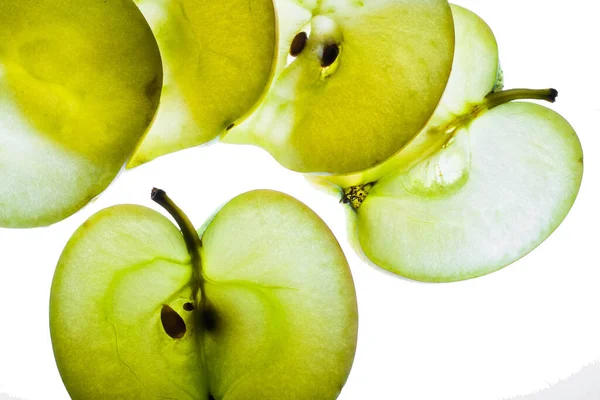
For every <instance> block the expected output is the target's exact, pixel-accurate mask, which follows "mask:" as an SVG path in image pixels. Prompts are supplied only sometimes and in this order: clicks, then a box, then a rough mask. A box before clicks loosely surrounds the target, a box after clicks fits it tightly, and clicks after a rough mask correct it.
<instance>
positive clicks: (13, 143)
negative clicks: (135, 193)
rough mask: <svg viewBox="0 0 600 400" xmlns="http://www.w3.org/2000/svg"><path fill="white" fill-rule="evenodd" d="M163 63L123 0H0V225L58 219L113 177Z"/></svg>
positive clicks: (148, 117) (142, 120)
mask: <svg viewBox="0 0 600 400" xmlns="http://www.w3.org/2000/svg"><path fill="white" fill-rule="evenodd" d="M161 84H162V67H161V59H160V53H159V50H158V46H157V44H156V41H155V39H154V37H153V35H152V32H151V30H150V27H149V26H148V24H147V23H146V21H145V20H144V18H143V16H142V14H141V13H140V12H139V10H138V9H137V8H136V6H135V4H134V3H133V2H132V1H130V0H115V1H109V2H106V1H103V0H83V1H73V0H58V1H57V0H39V1H36V2H30V1H21V0H2V1H1V2H0V181H2V186H3V190H2V192H1V193H0V226H2V227H8V228H29V227H36V226H45V225H50V224H53V223H55V222H58V221H60V220H62V219H64V218H66V217H68V216H69V215H71V214H73V213H74V212H76V211H77V210H78V209H80V208H81V207H83V206H84V205H85V204H86V203H87V202H89V201H90V200H91V199H92V198H94V197H95V196H97V195H98V194H99V193H100V192H102V191H103V190H104V189H105V188H106V187H107V186H108V185H109V184H110V182H111V181H112V180H113V179H114V178H115V176H116V175H117V173H118V172H119V171H120V169H121V167H122V166H123V164H124V163H125V161H126V160H127V158H128V157H129V156H130V154H131V152H132V151H133V150H134V148H135V146H136V145H137V142H138V141H139V140H140V139H141V138H142V136H143V135H144V133H145V131H146V130H147V128H148V126H149V125H150V123H151V121H152V119H153V117H154V114H155V111H156V109H157V107H158V102H159V98H160V87H161Z"/></svg>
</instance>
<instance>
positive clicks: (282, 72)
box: [223, 0, 454, 174]
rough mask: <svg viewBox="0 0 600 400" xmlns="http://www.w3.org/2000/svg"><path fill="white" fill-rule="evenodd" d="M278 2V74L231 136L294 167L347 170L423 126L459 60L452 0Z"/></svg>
mask: <svg viewBox="0 0 600 400" xmlns="http://www.w3.org/2000/svg"><path fill="white" fill-rule="evenodd" d="M275 5H276V9H278V10H279V11H278V15H279V17H280V34H279V48H280V54H281V55H280V56H279V57H278V67H277V71H276V72H275V78H274V81H273V83H272V84H271V86H270V89H269V92H268V93H267V95H266V98H265V99H264V100H263V102H262V103H261V105H260V106H259V107H258V109H257V110H256V111H255V112H254V113H253V114H252V115H251V116H250V117H249V118H248V119H247V120H246V121H244V122H243V123H242V124H241V125H239V126H236V127H234V128H233V129H231V130H230V131H229V132H228V133H227V134H226V135H225V136H224V138H223V141H225V142H228V143H238V144H254V145H258V146H260V147H263V148H264V149H266V150H267V151H269V152H270V153H271V154H272V155H273V156H274V157H275V158H276V159H277V161H279V162H280V163H281V164H282V165H284V166H285V167H287V168H289V169H292V170H295V171H299V172H305V173H309V172H312V173H325V174H343V173H350V172H356V171H362V170H364V169H367V168H370V167H373V166H375V165H377V164H379V163H381V162H383V161H385V160H386V159H388V158H389V157H390V156H392V155H393V154H395V153H396V152H397V151H398V150H399V149H400V148H402V147H403V146H404V145H405V144H406V143H407V142H409V141H410V140H411V139H412V138H413V137H414V136H415V135H416V134H417V133H419V132H420V131H421V129H422V128H423V127H424V126H425V124H426V123H427V121H428V120H429V118H430V117H431V115H432V114H433V112H434V111H435V108H436V106H437V104H438V103H439V101H440V99H441V97H442V94H443V92H444V89H445V87H446V84H447V82H448V77H449V76H450V70H451V67H452V59H453V55H454V25H453V21H452V13H451V10H450V6H449V4H448V2H447V1H446V0H371V1H342V0H326V1H320V2H316V1H308V2H296V1H293V0H277V1H276V2H275ZM283 55H289V59H288V58H286V57H285V56H283Z"/></svg>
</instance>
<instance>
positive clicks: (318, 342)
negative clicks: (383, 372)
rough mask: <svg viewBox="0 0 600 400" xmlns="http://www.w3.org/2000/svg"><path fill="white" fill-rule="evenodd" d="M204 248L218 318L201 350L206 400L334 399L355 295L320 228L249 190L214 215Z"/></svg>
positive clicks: (350, 335) (284, 199)
mask: <svg viewBox="0 0 600 400" xmlns="http://www.w3.org/2000/svg"><path fill="white" fill-rule="evenodd" d="M202 242H203V247H202V253H201V254H202V257H201V258H202V263H203V264H202V265H203V271H204V273H205V276H206V279H207V285H206V296H207V299H209V302H210V304H212V305H213V306H214V307H215V309H216V310H217V312H216V315H218V316H220V317H219V318H218V320H217V323H216V328H215V329H213V330H212V331H209V332H208V334H207V341H206V344H205V354H206V357H207V365H209V366H210V368H208V372H209V384H210V387H211V392H212V394H213V396H214V397H215V398H216V399H225V398H227V399H248V398H253V399H281V398H289V399H335V398H337V396H338V395H339V392H340V390H341V388H342V387H343V386H344V383H345V381H346V378H347V376H348V373H349V372H350V367H351V365H352V360H353V357H354V349H355V345H356V331H357V325H356V323H357V311H356V298H355V294H354V285H353V283H352V277H351V275H350V273H349V270H348V266H347V262H346V259H345V257H344V255H343V253H342V251H341V249H340V248H339V245H338V244H337V241H336V239H335V238H334V236H333V234H332V233H331V231H330V230H329V228H327V226H326V225H325V224H324V223H323V221H321V219H320V218H319V217H318V216H317V215H316V214H314V213H313V212H312V211H311V210H310V209H309V208H307V207H306V206H305V205H303V204H302V203H299V202H298V201H296V200H294V199H292V198H290V197H288V196H285V195H282V194H281V193H277V192H269V191H256V192H250V193H247V194H244V195H242V196H239V197H237V198H236V199H234V200H232V201H231V202H230V203H229V204H227V205H226V206H225V207H224V208H222V209H221V210H220V211H219V213H218V214H217V216H216V217H215V219H213V221H212V222H211V223H210V225H209V226H208V227H207V229H206V231H205V232H204V235H203V236H202ZM249 393H252V395H251V396H250V395H249Z"/></svg>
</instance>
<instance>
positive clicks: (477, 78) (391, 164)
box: [309, 5, 500, 190]
mask: <svg viewBox="0 0 600 400" xmlns="http://www.w3.org/2000/svg"><path fill="white" fill-rule="evenodd" d="M451 7H452V15H453V17H454V31H455V48H454V61H453V65H452V73H451V74H450V79H449V81H448V86H447V87H446V90H445V92H444V95H443V96H442V100H441V101H440V104H439V105H438V107H437V109H436V111H435V113H434V115H433V117H432V118H431V120H430V121H429V123H428V124H427V126H426V127H425V128H424V129H423V130H422V131H421V132H420V133H419V134H418V135H417V136H416V137H415V138H414V139H413V140H411V141H410V142H408V143H407V144H406V146H404V147H403V148H402V149H401V150H400V151H399V152H398V153H397V154H395V155H394V156H393V157H391V158H390V159H388V160H387V161H385V162H384V163H382V164H379V165H378V166H376V167H374V168H370V169H368V170H365V171H362V172H359V173H354V174H346V175H337V176H335V175H329V176H312V177H309V179H310V180H311V181H313V182H314V183H316V184H318V185H325V186H329V185H330V184H334V185H335V186H336V187H342V188H350V187H354V186H359V185H365V184H368V183H371V182H376V181H378V180H380V179H381V178H383V177H385V176H386V175H387V174H389V173H392V172H396V171H399V170H407V169H409V168H410V167H412V166H414V165H415V164H417V163H418V162H419V161H420V160H422V159H424V158H425V157H427V156H428V155H430V154H432V153H434V152H435V151H437V150H439V149H440V148H441V147H442V146H443V145H444V144H445V143H446V142H447V141H448V140H449V139H450V138H452V133H453V129H455V128H456V123H457V122H459V121H456V120H455V117H456V116H459V115H468V114H469V111H470V110H471V108H472V107H473V105H476V104H479V103H480V102H481V99H483V98H484V97H485V96H486V95H487V94H488V93H490V92H492V91H493V90H494V88H495V87H496V85H497V83H498V76H499V74H500V68H499V57H498V44H497V42H496V38H495V36H494V33H493V32H492V30H491V29H490V27H489V26H488V25H487V24H486V23H485V21H483V20H482V19H481V18H480V17H479V16H478V15H477V14H475V13H473V12H471V11H469V10H467V9H465V8H462V7H459V6H456V5H452V6H451ZM334 190H337V189H334Z"/></svg>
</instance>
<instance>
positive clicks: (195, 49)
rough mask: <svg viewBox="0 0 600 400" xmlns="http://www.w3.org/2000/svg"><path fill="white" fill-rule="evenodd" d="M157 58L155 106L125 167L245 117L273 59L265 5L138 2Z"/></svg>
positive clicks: (201, 139)
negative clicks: (159, 75)
mask: <svg viewBox="0 0 600 400" xmlns="http://www.w3.org/2000/svg"><path fill="white" fill-rule="evenodd" d="M137 3H138V5H139V7H140V9H141V11H142V12H143V13H144V15H145V16H146V18H147V19H148V21H149V23H150V25H151V27H152V30H153V31H154V33H155V35H156V38H157V40H158V44H159V47H160V50H161V53H162V57H163V67H164V70H165V82H164V85H163V90H162V99H161V105H160V108H159V111H158V114H157V117H156V120H155V122H154V124H153V126H152V129H151V130H150V132H148V135H147V136H146V137H145V138H144V140H143V141H142V142H141V143H140V146H139V148H138V149H137V150H136V152H135V153H134V155H133V157H132V158H131V160H130V161H129V163H128V165H127V167H128V168H133V167H136V166H138V165H140V164H143V163H145V162H148V161H151V160H153V159H155V158H157V157H159V156H162V155H165V154H169V153H173V152H176V151H178V150H182V149H186V148H189V147H193V146H197V145H200V144H203V143H206V142H209V141H211V140H213V139H215V138H216V137H217V136H219V135H221V134H222V133H224V132H225V131H226V129H227V128H228V127H229V126H230V125H233V124H236V123H238V122H239V121H240V120H242V119H243V118H244V116H245V115H247V114H248V113H250V112H251V110H252V109H253V108H254V105H255V104H256V103H257V102H259V101H260V99H261V98H262V96H263V94H264V93H265V92H266V89H267V87H268V84H269V82H270V80H271V78H272V75H273V70H274V63H275V58H276V41H277V21H276V16H275V9H274V6H273V1H272V0H259V1H256V0H253V1H252V2H248V0H227V1H215V0H211V1H199V0H139V1H137Z"/></svg>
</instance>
